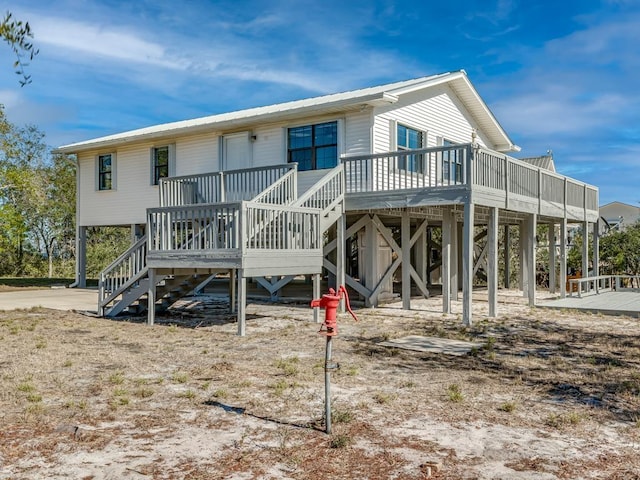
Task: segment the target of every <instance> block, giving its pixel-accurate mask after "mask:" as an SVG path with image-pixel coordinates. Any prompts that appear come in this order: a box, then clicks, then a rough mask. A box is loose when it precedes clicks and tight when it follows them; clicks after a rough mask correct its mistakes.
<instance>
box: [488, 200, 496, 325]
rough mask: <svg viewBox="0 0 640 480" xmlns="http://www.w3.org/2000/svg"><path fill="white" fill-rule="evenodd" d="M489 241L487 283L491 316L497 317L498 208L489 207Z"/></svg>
mask: <svg viewBox="0 0 640 480" xmlns="http://www.w3.org/2000/svg"><path fill="white" fill-rule="evenodd" d="M487 227H488V228H487V229H488V237H487V242H488V243H489V251H488V252H487V253H488V257H487V283H488V290H489V316H490V317H496V316H497V312H498V208H497V207H491V208H490V209H489V224H488V226H487Z"/></svg>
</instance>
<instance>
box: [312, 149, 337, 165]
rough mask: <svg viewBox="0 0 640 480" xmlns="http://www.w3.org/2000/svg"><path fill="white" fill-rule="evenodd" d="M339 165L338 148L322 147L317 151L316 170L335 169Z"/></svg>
mask: <svg viewBox="0 0 640 480" xmlns="http://www.w3.org/2000/svg"><path fill="white" fill-rule="evenodd" d="M337 165H338V148H337V147H336V146H331V147H321V148H318V149H317V150H316V169H317V170H321V169H323V168H333V167H335V166H337Z"/></svg>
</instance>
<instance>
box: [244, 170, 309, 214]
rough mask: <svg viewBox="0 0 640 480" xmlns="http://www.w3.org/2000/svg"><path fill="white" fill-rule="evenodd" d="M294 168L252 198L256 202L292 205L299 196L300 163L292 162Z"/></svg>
mask: <svg viewBox="0 0 640 480" xmlns="http://www.w3.org/2000/svg"><path fill="white" fill-rule="evenodd" d="M290 165H291V166H292V168H291V169H290V170H289V171H288V172H287V173H285V174H284V175H283V176H281V177H280V178H279V179H278V180H276V181H275V182H273V183H272V184H271V185H270V186H268V187H267V188H265V189H264V190H263V191H262V192H260V193H259V194H258V195H256V196H255V197H254V198H252V199H251V200H250V201H251V202H254V203H267V204H272V205H273V204H276V205H290V204H291V203H292V202H294V201H295V200H296V198H298V164H297V163H291V164H290Z"/></svg>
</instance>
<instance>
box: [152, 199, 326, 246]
mask: <svg viewBox="0 0 640 480" xmlns="http://www.w3.org/2000/svg"><path fill="white" fill-rule="evenodd" d="M319 222H320V211H319V210H316V209H310V208H302V207H294V206H289V205H269V204H260V203H254V202H234V203H219V204H212V205H195V206H193V205H192V206H184V207H166V208H154V209H149V210H148V229H149V250H150V251H165V252H178V251H179V252H189V251H191V252H195V251H208V252H209V253H213V252H214V251H218V252H223V251H225V250H227V251H229V250H235V251H237V252H241V251H245V250H251V249H275V250H305V249H317V248H320V247H319V245H320V239H321V237H320V231H319V230H320V223H319ZM192 239H195V241H192Z"/></svg>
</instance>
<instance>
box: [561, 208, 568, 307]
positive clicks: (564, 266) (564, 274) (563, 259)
mask: <svg viewBox="0 0 640 480" xmlns="http://www.w3.org/2000/svg"><path fill="white" fill-rule="evenodd" d="M559 261H560V285H559V286H560V298H564V297H566V296H567V219H566V218H563V219H562V221H561V222H560V258H559Z"/></svg>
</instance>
